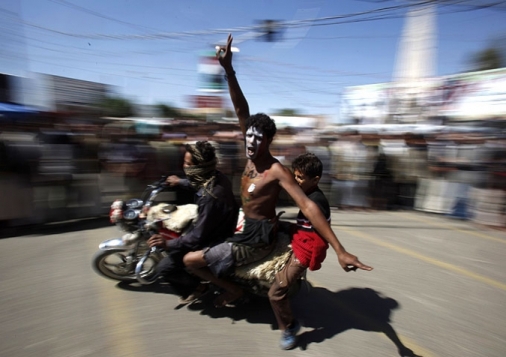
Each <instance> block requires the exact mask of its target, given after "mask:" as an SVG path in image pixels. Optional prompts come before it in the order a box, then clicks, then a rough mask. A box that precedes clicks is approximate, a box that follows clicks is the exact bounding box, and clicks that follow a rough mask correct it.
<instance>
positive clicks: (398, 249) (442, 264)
mask: <svg viewBox="0 0 506 357" xmlns="http://www.w3.org/2000/svg"><path fill="white" fill-rule="evenodd" d="M334 229H338V230H341V231H344V232H346V233H348V234H351V235H353V236H355V237H359V238H362V239H365V240H366V241H369V242H371V243H374V244H377V245H380V246H382V247H385V248H388V249H391V250H394V251H396V252H398V253H402V254H405V255H409V256H411V257H413V258H416V259H419V260H421V261H424V262H426V263H429V264H433V265H435V266H438V267H440V268H443V269H446V270H450V271H452V272H454V273H458V274H461V275H464V276H467V277H468V278H471V279H474V280H477V281H481V282H482V283H485V284H487V285H490V286H492V287H495V288H499V289H501V290H505V291H506V284H504V283H501V282H500V281H497V280H494V279H490V278H487V277H486V276H483V275H480V274H476V273H473V272H472V271H469V270H467V269H464V268H461V267H458V266H456V265H453V264H449V263H445V262H442V261H440V260H437V259H434V258H430V257H427V256H425V255H422V254H418V253H417V252H414V251H412V250H410V249H406V248H402V247H399V246H398V245H395V244H392V243H387V242H383V241H382V240H380V239H378V238H375V237H373V236H372V235H369V234H367V233H363V232H358V231H355V230H353V229H349V228H344V227H339V226H338V227H336V226H334Z"/></svg>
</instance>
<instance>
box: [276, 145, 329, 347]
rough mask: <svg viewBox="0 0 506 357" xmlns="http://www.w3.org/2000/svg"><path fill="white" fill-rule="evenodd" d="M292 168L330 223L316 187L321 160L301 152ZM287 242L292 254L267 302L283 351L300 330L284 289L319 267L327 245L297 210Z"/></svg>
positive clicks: (321, 169)
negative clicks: (275, 322) (295, 220)
mask: <svg viewBox="0 0 506 357" xmlns="http://www.w3.org/2000/svg"><path fill="white" fill-rule="evenodd" d="M292 169H293V173H294V176H295V180H296V181H297V183H298V184H299V186H300V187H301V188H302V190H303V191H304V193H305V194H306V195H307V196H308V198H309V199H311V200H312V201H313V202H315V203H316V204H317V205H318V207H319V208H320V210H321V212H322V213H323V215H324V216H325V218H326V219H327V222H328V223H329V225H330V206H329V202H328V200H327V198H326V197H325V195H324V194H323V192H322V191H321V190H320V188H319V187H318V183H319V181H320V178H321V176H322V171H323V165H322V162H321V160H320V159H319V158H318V157H317V156H316V155H314V154H311V153H306V154H302V155H300V156H298V157H297V158H296V159H295V160H294V161H293V162H292ZM291 244H292V250H293V253H292V255H291V257H290V259H289V260H288V262H287V263H286V265H285V267H284V268H283V269H282V270H281V271H280V272H278V273H277V274H276V279H275V281H274V283H273V284H272V286H271V288H270V290H269V301H270V303H271V306H272V310H273V311H274V315H275V316H276V320H277V322H278V326H279V329H280V330H281V331H282V336H281V341H280V347H281V348H282V349H285V350H288V349H292V348H294V347H295V346H296V344H297V332H298V331H299V329H300V324H299V323H298V321H297V320H295V319H294V317H293V313H292V309H291V306H290V300H289V298H288V290H289V288H290V286H291V285H292V284H293V283H295V282H296V281H297V279H299V278H300V277H301V276H302V275H303V274H304V273H305V271H306V269H308V268H309V270H318V269H320V268H321V264H322V262H323V260H324V259H325V256H326V254H327V249H328V247H329V244H328V243H327V241H326V240H324V239H323V238H322V237H321V236H320V235H319V234H318V233H317V232H316V231H315V230H314V229H313V226H312V225H311V222H310V221H309V220H308V219H307V218H306V217H305V216H304V214H303V213H302V211H300V210H299V213H298V215H297V225H296V227H295V232H294V233H293V236H292V241H291Z"/></svg>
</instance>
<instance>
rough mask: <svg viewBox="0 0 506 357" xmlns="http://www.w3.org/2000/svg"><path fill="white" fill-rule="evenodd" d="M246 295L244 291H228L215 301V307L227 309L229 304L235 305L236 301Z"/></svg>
mask: <svg viewBox="0 0 506 357" xmlns="http://www.w3.org/2000/svg"><path fill="white" fill-rule="evenodd" d="M243 295H244V292H243V291H242V290H239V291H238V292H235V293H233V292H230V291H226V292H224V293H223V294H220V295H218V297H217V298H216V299H214V306H215V307H225V306H227V305H228V304H231V303H233V302H234V301H236V300H238V299H240V298H241V297H242V296H243Z"/></svg>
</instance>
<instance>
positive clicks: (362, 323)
mask: <svg viewBox="0 0 506 357" xmlns="http://www.w3.org/2000/svg"><path fill="white" fill-rule="evenodd" d="M293 308H294V311H296V314H297V316H298V318H299V319H300V321H301V324H302V325H303V326H304V327H308V328H312V330H309V331H305V332H303V333H302V334H301V335H300V336H299V347H300V348H301V349H303V350H305V349H306V348H307V346H308V345H309V344H311V343H320V342H322V341H324V340H326V339H329V338H332V337H333V336H335V335H337V334H339V333H342V332H344V331H346V330H349V329H358V330H362V331H371V332H381V333H384V334H385V335H386V336H387V337H388V338H389V339H390V340H391V341H392V342H393V343H394V345H395V347H396V348H397V351H398V354H399V356H402V357H421V356H419V355H417V354H415V353H414V352H413V351H412V350H410V349H409V348H407V347H406V346H404V344H403V343H402V341H401V340H400V339H399V336H398V335H397V333H396V332H395V330H394V328H393V327H392V325H391V324H390V315H391V313H392V311H393V310H395V309H397V308H399V304H398V302H397V301H396V300H394V299H392V298H389V297H385V296H383V295H382V294H381V293H379V292H377V291H375V290H373V289H369V288H365V289H364V288H351V289H348V290H340V291H337V292H332V291H330V290H328V289H325V288H321V287H313V286H311V285H309V289H303V291H301V293H300V294H298V295H297V296H296V297H295V298H294V301H293Z"/></svg>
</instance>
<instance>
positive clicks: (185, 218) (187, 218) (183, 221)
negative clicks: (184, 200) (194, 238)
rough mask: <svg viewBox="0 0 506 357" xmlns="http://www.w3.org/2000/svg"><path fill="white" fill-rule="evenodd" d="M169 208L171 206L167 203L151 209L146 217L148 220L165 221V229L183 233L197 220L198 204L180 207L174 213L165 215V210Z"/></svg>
mask: <svg viewBox="0 0 506 357" xmlns="http://www.w3.org/2000/svg"><path fill="white" fill-rule="evenodd" d="M167 206H169V205H168V204H166V203H160V204H158V205H156V206H153V207H151V208H150V209H149V211H148V215H147V217H146V218H147V220H148V221H155V220H158V219H164V221H163V225H164V227H165V228H167V229H169V230H171V231H174V232H177V233H181V232H182V231H183V230H184V229H185V228H186V227H188V225H189V224H190V223H191V222H193V221H195V220H196V219H197V216H198V215H197V212H198V211H197V209H198V206H197V205H196V204H193V203H190V204H187V205H179V206H177V209H176V210H175V211H174V212H171V213H165V212H163V209H164V208H165V207H167Z"/></svg>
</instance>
